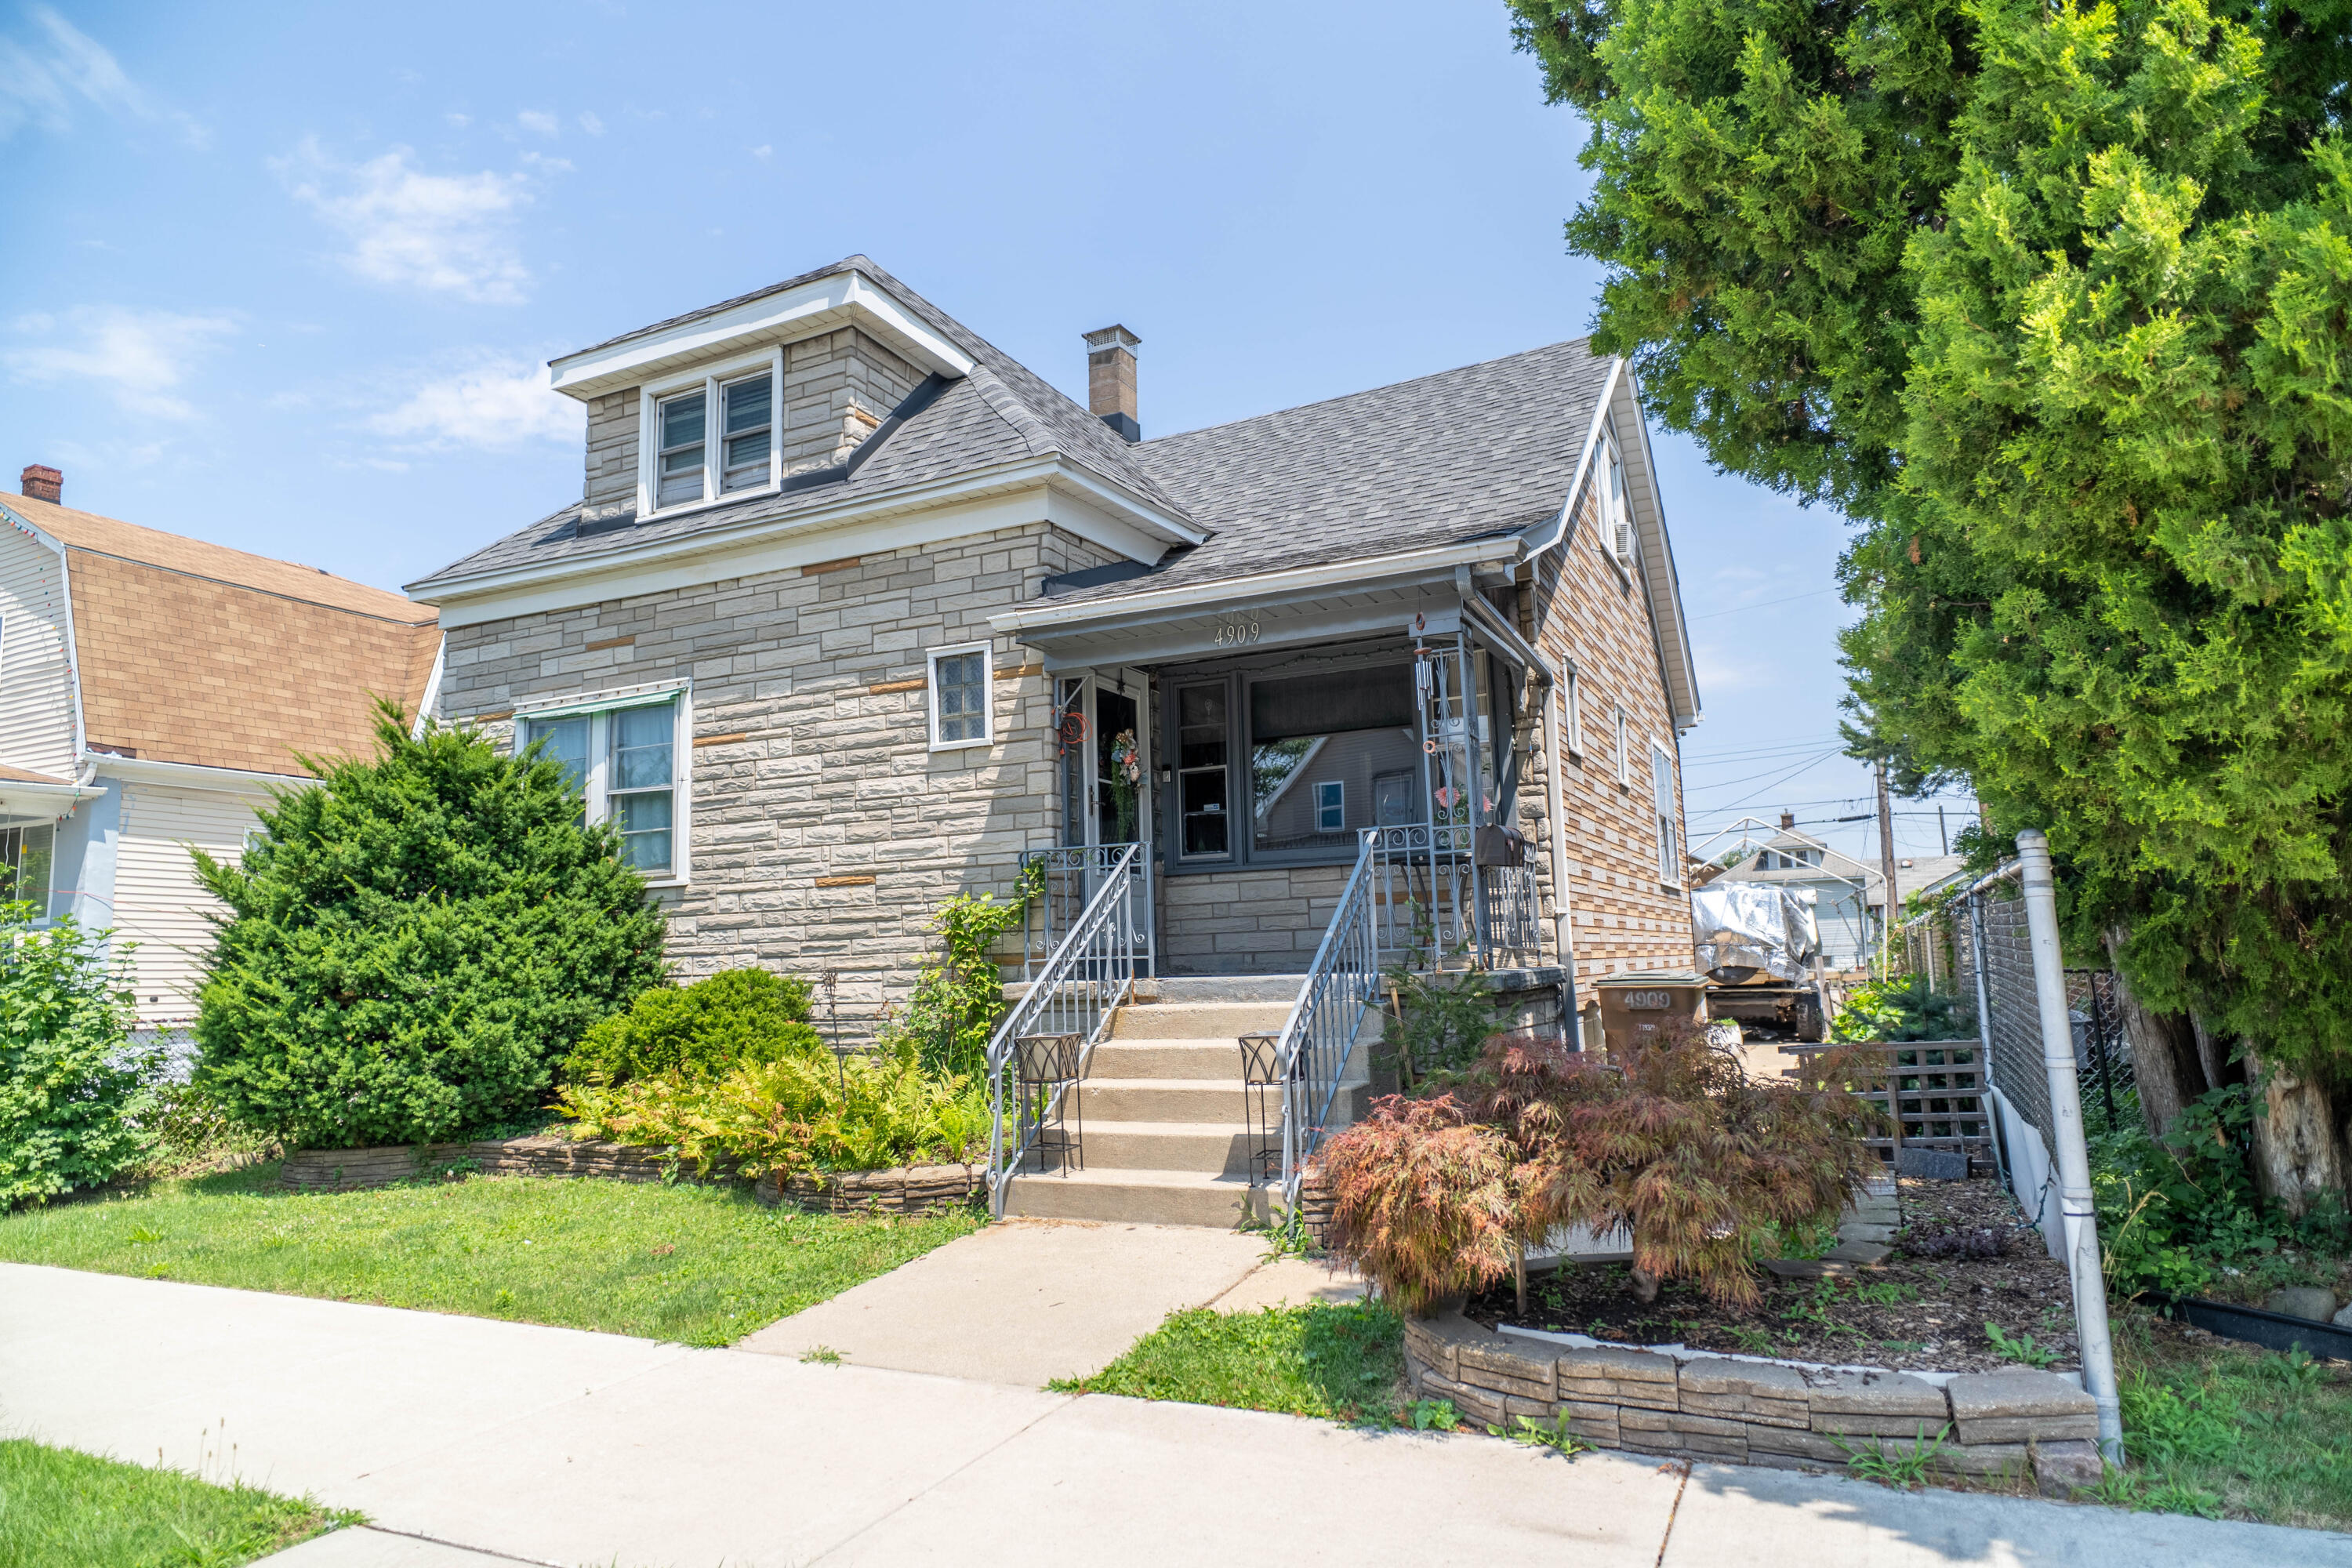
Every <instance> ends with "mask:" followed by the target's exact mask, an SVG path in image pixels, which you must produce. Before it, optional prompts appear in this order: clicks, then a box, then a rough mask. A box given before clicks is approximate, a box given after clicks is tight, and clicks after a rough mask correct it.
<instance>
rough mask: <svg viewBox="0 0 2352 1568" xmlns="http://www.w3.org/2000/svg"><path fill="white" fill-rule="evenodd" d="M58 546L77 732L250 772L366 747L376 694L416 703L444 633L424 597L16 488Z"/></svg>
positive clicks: (131, 752)
mask: <svg viewBox="0 0 2352 1568" xmlns="http://www.w3.org/2000/svg"><path fill="white" fill-rule="evenodd" d="M7 505H8V509H9V510H12V511H14V512H16V513H17V514H18V515H19V516H21V517H23V518H24V519H25V521H27V522H29V523H31V524H33V526H35V527H36V528H38V529H40V530H42V531H45V532H47V533H48V534H49V535H50V536H51V537H53V538H55V539H56V540H58V542H60V543H62V544H63V545H65V547H66V556H67V560H66V574H67V580H68V584H69V585H70V589H71V595H70V596H71V603H72V607H73V629H74V651H75V664H76V666H77V667H78V668H79V673H80V679H81V704H82V729H83V734H84V739H85V740H86V741H87V742H89V745H90V746H91V747H93V748H95V749H100V750H105V751H112V752H121V753H122V754H124V755H127V756H134V757H139V758H142V759H148V760H153V761H158V762H171V763H197V764H200V765H202V766H205V767H216V768H243V769H247V770H249V771H252V772H256V773H302V772H305V771H306V770H305V769H304V768H303V767H302V764H301V763H300V762H299V760H298V754H299V755H309V756H317V757H325V756H334V755H339V754H352V755H362V756H364V755H366V754H368V753H369V752H372V751H373V749H374V744H375V739H374V735H375V699H376V697H377V696H379V695H381V696H383V697H388V698H390V699H392V700H394V701H395V702H397V703H399V704H400V705H401V707H402V709H403V710H404V711H406V712H409V713H412V714H413V713H415V711H416V710H417V707H418V705H419V704H420V703H421V702H422V701H423V700H424V697H425V684H426V682H427V681H428V680H429V679H431V676H432V671H433V660H434V657H435V655H436V653H437V652H438V651H439V649H440V646H441V632H440V627H439V626H438V625H436V611H435V610H434V609H433V608H432V606H430V605H420V604H417V603H415V601H414V600H410V599H406V598H403V597H402V596H401V595H398V594H394V593H388V592H386V591H384V590H383V589H381V588H371V587H368V586H367V585H366V584H361V583H353V582H351V581H349V580H347V579H345V578H341V577H337V576H335V575H333V574H331V573H327V572H322V571H320V570H319V569H318V568H316V567H312V566H301V565H297V564H296V563H293V562H290V561H272V560H270V559H268V557H267V556H261V555H248V554H247V553H246V552H244V551H242V550H230V549H227V548H226V547H224V546H222V545H217V544H207V543H205V542H203V541H202V540H195V539H184V538H182V537H180V536H179V535H177V534H172V533H163V532H161V531H157V530H155V529H152V528H141V527H139V526H137V525H136V524H133V523H128V522H121V521H116V520H115V519H113V518H110V517H99V516H97V515H95V514H93V513H90V512H86V511H75V510H71V509H70V508H67V507H61V506H55V505H52V504H50V503H48V502H47V501H40V500H31V499H29V498H26V497H18V496H10V497H8V498H7Z"/></svg>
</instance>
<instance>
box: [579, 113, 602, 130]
mask: <svg viewBox="0 0 2352 1568" xmlns="http://www.w3.org/2000/svg"><path fill="white" fill-rule="evenodd" d="M580 129H581V130H583V131H585V132H588V134H589V135H591V136H602V135H603V134H604V121H602V120H599V119H598V118H597V117H596V115H595V113H594V111H593V110H582V111H581V115H580Z"/></svg>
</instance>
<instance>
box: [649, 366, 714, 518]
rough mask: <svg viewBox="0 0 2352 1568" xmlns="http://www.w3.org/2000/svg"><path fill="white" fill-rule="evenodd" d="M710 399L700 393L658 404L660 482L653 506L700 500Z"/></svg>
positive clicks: (679, 504)
mask: <svg viewBox="0 0 2352 1568" xmlns="http://www.w3.org/2000/svg"><path fill="white" fill-rule="evenodd" d="M709 418H710V415H709V396H708V395H706V394H704V393H702V392H701V391H699V390H698V391H694V392H690V393H688V394H687V395H685V396H684V397H673V398H670V399H668V400H667V402H665V403H663V405H661V479H660V488H659V489H658V490H657V492H656V498H655V502H654V504H655V505H656V506H683V505H685V504H686V503H687V502H688V501H698V500H701V499H702V496H703V489H702V470H703V468H704V466H705V465H704V463H703V460H702V452H703V437H704V435H705V434H706V433H707V432H706V430H705V426H707V425H708V424H709Z"/></svg>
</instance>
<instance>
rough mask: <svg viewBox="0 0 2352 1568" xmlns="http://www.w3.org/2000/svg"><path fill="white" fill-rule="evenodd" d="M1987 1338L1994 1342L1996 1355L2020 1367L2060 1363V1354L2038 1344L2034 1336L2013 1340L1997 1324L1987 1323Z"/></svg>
mask: <svg viewBox="0 0 2352 1568" xmlns="http://www.w3.org/2000/svg"><path fill="white" fill-rule="evenodd" d="M1985 1338H1986V1339H1988V1340H1990V1341H1991V1342H1992V1348H1993V1353H1994V1354H1996V1355H2000V1356H2004V1357H2006V1358H2007V1359H2009V1360H2011V1361H2013V1362H2015V1363H2018V1364H2019V1365H2020V1366H2031V1367H2049V1366H2053V1365H2055V1364H2056V1363H2057V1362H2058V1358H2059V1352H2057V1351H2054V1350H2053V1349H2051V1348H2050V1347H2049V1346H2048V1345H2044V1344H2037V1343H2036V1342H2034V1338H2033V1336H2032V1334H2020V1335H2018V1336H2017V1337H2016V1338H2015V1339H2011V1338H2010V1336H2009V1335H2008V1334H2006V1333H2004V1332H2002V1331H2001V1327H2000V1324H1999V1323H1996V1322H1991V1321H1987V1322H1986V1324H1985Z"/></svg>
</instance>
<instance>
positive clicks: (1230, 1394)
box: [1051, 1303, 1404, 1426]
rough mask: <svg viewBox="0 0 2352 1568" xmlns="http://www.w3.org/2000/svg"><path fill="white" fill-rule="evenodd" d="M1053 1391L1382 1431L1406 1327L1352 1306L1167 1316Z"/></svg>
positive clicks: (1393, 1399) (1392, 1406) (1400, 1381)
mask: <svg viewBox="0 0 2352 1568" xmlns="http://www.w3.org/2000/svg"><path fill="white" fill-rule="evenodd" d="M1051 1386H1053V1387H1054V1388H1056V1389H1059V1390H1062V1391H1063V1392H1066V1393H1071V1394H1128V1395H1130V1396H1132V1397H1134V1398H1137V1399H1174V1400H1181V1401H1183V1402H1184V1403H1186V1404H1190V1405H1233V1406H1234V1407H1236V1408H1239V1409H1243V1410H1273V1411H1278V1412H1280V1413H1282V1414H1284V1415H1319V1416H1322V1417H1324V1418H1325V1419H1327V1420H1331V1421H1347V1422H1367V1423H1370V1424H1373V1425H1379V1426H1386V1425H1389V1424H1391V1423H1392V1422H1394V1421H1396V1420H1398V1419H1399V1418H1400V1416H1399V1412H1400V1410H1401V1409H1402V1401H1403V1397H1404V1326H1403V1324H1402V1322H1400V1321H1398V1319H1397V1316H1396V1314H1395V1313H1393V1312H1391V1311H1389V1310H1386V1309H1385V1308H1381V1307H1374V1306H1367V1305H1364V1304H1362V1303H1354V1304H1350V1305H1348V1306H1339V1307H1335V1306H1330V1305H1328V1304H1325V1303H1317V1304H1315V1305H1312V1306H1306V1307H1268V1308H1266V1309H1265V1310H1264V1311H1262V1312H1213V1311H1211V1310H1208V1309H1207V1308H1205V1307H1201V1308H1196V1309H1194V1310H1191V1311H1186V1312H1175V1313H1171V1315H1170V1316H1169V1318H1168V1321H1165V1322H1163V1323H1161V1324H1160V1327H1158V1328H1157V1329H1154V1330H1153V1331H1151V1332H1150V1333H1148V1334H1146V1335H1144V1336H1143V1338H1141V1339H1139V1340H1138V1341H1136V1342H1135V1343H1134V1344H1133V1345H1132V1346H1130V1347H1129V1350H1128V1352H1127V1353H1126V1354H1125V1355H1123V1356H1121V1357H1119V1358H1118V1360H1117V1361H1115V1362H1113V1363H1110V1364H1109V1365H1108V1366H1107V1367H1105V1368H1103V1370H1102V1371H1100V1372H1098V1373H1095V1375H1094V1376H1092V1377H1083V1378H1068V1379H1065V1380H1062V1381H1060V1382H1056V1383H1055V1384H1052V1385H1051Z"/></svg>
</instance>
